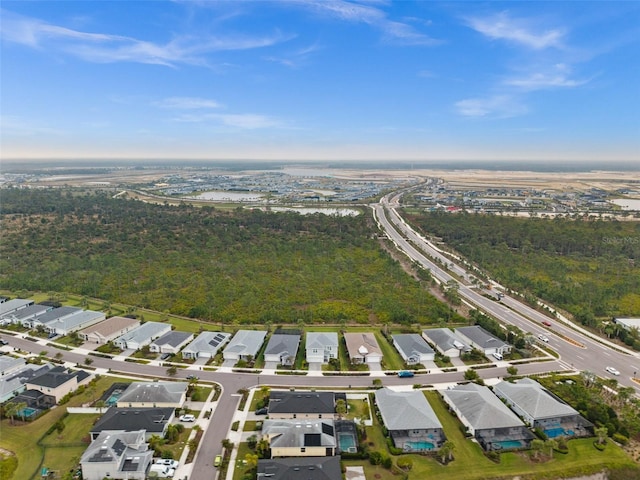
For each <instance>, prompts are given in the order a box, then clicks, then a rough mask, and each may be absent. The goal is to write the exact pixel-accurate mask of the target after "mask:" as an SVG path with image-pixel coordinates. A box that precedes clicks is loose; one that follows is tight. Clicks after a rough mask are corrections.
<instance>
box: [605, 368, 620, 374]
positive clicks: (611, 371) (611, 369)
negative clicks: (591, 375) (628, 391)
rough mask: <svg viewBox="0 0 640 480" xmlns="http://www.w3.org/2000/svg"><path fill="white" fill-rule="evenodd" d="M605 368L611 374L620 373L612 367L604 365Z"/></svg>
mask: <svg viewBox="0 0 640 480" xmlns="http://www.w3.org/2000/svg"><path fill="white" fill-rule="evenodd" d="M605 370H606V371H607V372H609V373H610V374H611V375H620V371H618V369H616V368H613V367H606V368H605Z"/></svg>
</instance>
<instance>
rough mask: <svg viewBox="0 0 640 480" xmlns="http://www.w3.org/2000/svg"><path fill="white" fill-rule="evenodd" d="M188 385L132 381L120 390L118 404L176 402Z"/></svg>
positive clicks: (182, 383)
mask: <svg viewBox="0 0 640 480" xmlns="http://www.w3.org/2000/svg"><path fill="white" fill-rule="evenodd" d="M188 386H189V385H188V384H187V383H186V382H133V383H132V384H131V385H129V386H128V387H127V389H126V390H125V391H124V392H122V395H121V396H120V398H119V399H118V404H119V405H126V404H127V403H177V402H179V401H180V400H181V399H182V396H183V395H184V393H185V392H186V391H187V387H188Z"/></svg>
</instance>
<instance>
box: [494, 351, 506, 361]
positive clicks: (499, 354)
mask: <svg viewBox="0 0 640 480" xmlns="http://www.w3.org/2000/svg"><path fill="white" fill-rule="evenodd" d="M491 355H493V356H494V358H495V359H496V360H502V359H503V358H504V357H503V356H502V354H501V353H498V352H493V353H492V354H491Z"/></svg>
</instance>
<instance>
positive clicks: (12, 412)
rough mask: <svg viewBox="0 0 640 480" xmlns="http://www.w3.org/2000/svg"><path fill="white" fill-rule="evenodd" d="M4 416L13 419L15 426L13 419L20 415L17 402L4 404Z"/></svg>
mask: <svg viewBox="0 0 640 480" xmlns="http://www.w3.org/2000/svg"><path fill="white" fill-rule="evenodd" d="M3 410H4V415H5V416H6V417H9V418H10V419H11V425H13V419H14V417H15V416H16V415H17V414H18V404H17V403H16V402H7V403H5V404H4V408H3Z"/></svg>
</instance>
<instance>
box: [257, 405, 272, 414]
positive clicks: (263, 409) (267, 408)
mask: <svg viewBox="0 0 640 480" xmlns="http://www.w3.org/2000/svg"><path fill="white" fill-rule="evenodd" d="M267 413H269V407H262V408H259V409H257V410H256V415H266V414H267Z"/></svg>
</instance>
